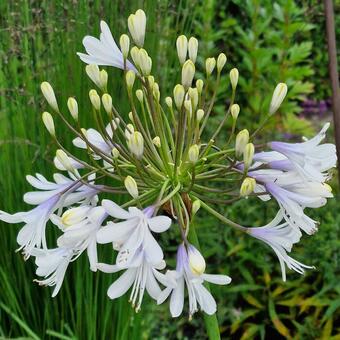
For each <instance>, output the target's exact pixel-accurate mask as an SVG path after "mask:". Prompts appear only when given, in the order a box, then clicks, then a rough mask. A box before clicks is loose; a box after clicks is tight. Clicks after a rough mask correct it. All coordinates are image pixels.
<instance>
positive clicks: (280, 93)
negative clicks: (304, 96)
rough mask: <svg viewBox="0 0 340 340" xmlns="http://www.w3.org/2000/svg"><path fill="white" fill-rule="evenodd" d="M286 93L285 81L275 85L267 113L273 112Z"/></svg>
mask: <svg viewBox="0 0 340 340" xmlns="http://www.w3.org/2000/svg"><path fill="white" fill-rule="evenodd" d="M286 94H287V85H286V84H285V83H279V84H277V86H276V87H275V90H274V93H273V97H272V100H271V103H270V107H269V113H270V114H273V113H275V112H276V111H277V110H278V108H279V107H280V105H281V104H282V102H283V100H284V99H285V97H286Z"/></svg>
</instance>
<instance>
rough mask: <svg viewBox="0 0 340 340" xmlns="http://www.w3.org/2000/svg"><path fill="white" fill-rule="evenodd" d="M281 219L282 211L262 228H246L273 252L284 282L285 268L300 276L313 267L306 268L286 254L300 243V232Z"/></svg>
mask: <svg viewBox="0 0 340 340" xmlns="http://www.w3.org/2000/svg"><path fill="white" fill-rule="evenodd" d="M282 219H283V214H282V211H279V212H278V213H277V215H276V217H275V218H274V219H273V220H272V221H271V222H270V223H268V224H267V225H265V226H263V227H258V228H248V232H249V234H250V235H252V236H253V237H255V238H257V239H259V240H261V241H263V242H265V243H267V244H268V245H269V246H270V247H271V248H272V249H273V250H274V252H275V254H276V255H277V257H278V259H279V262H280V266H281V271H282V280H283V281H286V266H287V267H288V268H289V269H293V270H295V271H296V272H298V273H300V274H303V273H304V268H309V269H310V268H313V267H310V266H306V265H305V264H302V263H300V262H298V261H296V260H295V259H293V258H291V257H290V256H289V255H288V254H287V252H291V250H292V247H293V244H295V243H297V242H299V241H300V238H301V232H300V230H299V229H297V228H293V227H292V226H291V225H290V224H289V223H287V222H286V221H282Z"/></svg>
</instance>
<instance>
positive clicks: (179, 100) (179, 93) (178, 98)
mask: <svg viewBox="0 0 340 340" xmlns="http://www.w3.org/2000/svg"><path fill="white" fill-rule="evenodd" d="M184 95H185V90H184V87H183V86H182V85H180V84H177V85H176V86H175V88H174V100H175V104H176V107H177V109H178V111H180V110H181V108H182V104H183V100H184Z"/></svg>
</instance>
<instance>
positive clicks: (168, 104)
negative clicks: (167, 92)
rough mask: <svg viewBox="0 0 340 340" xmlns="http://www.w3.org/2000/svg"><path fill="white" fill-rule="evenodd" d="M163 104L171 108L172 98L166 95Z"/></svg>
mask: <svg viewBox="0 0 340 340" xmlns="http://www.w3.org/2000/svg"><path fill="white" fill-rule="evenodd" d="M165 104H166V106H167V107H168V108H169V109H171V108H172V98H171V97H166V98H165Z"/></svg>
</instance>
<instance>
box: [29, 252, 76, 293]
mask: <svg viewBox="0 0 340 340" xmlns="http://www.w3.org/2000/svg"><path fill="white" fill-rule="evenodd" d="M32 256H35V263H36V265H37V266H38V268H37V270H36V274H37V275H38V276H42V277H44V279H43V280H35V282H38V283H39V285H42V286H55V288H54V290H53V293H52V297H55V296H56V295H57V294H58V292H59V290H60V288H61V285H62V283H63V280H64V276H65V273H66V270H67V267H68V265H69V263H70V262H71V260H72V257H73V256H74V252H73V250H72V249H68V248H54V249H46V250H45V249H44V250H43V249H36V248H35V249H33V250H32Z"/></svg>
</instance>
